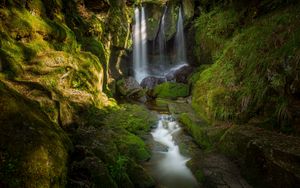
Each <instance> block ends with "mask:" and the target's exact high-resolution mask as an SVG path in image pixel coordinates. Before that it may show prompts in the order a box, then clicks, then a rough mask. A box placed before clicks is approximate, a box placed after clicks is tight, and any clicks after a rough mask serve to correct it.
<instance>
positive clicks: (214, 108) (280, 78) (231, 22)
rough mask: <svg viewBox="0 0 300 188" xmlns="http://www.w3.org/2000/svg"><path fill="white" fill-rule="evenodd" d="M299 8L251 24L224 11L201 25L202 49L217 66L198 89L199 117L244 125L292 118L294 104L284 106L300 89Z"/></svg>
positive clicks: (201, 79) (202, 76)
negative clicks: (254, 120)
mask: <svg viewBox="0 0 300 188" xmlns="http://www.w3.org/2000/svg"><path fill="white" fill-rule="evenodd" d="M298 8H299V4H297V5H294V6H287V7H285V8H284V9H278V10H275V11H273V12H269V13H268V14H267V15H265V16H261V17H259V18H256V19H254V18H252V20H251V22H250V21H249V20H248V21H247V20H245V19H246V18H245V17H244V16H243V15H242V14H238V13H237V12H236V10H235V9H234V8H230V7H227V8H224V7H223V8H215V9H213V10H212V11H210V12H208V13H203V14H202V15H201V16H200V17H199V18H198V19H197V20H196V23H195V27H196V28H197V31H198V33H197V36H196V40H198V42H199V43H198V47H197V48H196V50H198V51H199V47H200V45H202V46H206V47H209V49H210V52H211V54H212V56H213V61H214V64H213V65H212V66H210V67H209V68H207V69H206V70H204V71H201V73H199V74H200V75H198V76H197V81H196V84H195V85H194V87H193V106H194V108H195V109H196V110H197V111H198V112H199V114H201V115H202V116H205V117H206V118H207V119H210V120H213V119H221V120H237V121H241V122H244V121H248V120H249V119H250V118H252V117H255V116H266V117H267V118H268V117H270V116H271V117H280V118H279V119H280V120H279V122H280V121H281V120H285V119H290V117H291V115H290V113H289V112H288V108H289V107H288V104H287V103H286V102H285V103H282V102H280V101H281V98H292V96H291V94H292V93H293V92H295V91H296V90H299V88H297V89H296V87H294V85H295V84H296V83H298V81H297V80H296V79H295V78H296V77H297V75H298V74H299V73H298V72H297V71H296V70H297V69H299V63H298V62H299V61H298V60H297V59H298V58H299V57H300V53H299V50H297V49H299V42H300V38H299V37H297V36H299V33H300V29H299V27H298V25H299V20H298V19H295V18H299V17H300V15H299V11H297V10H298ZM241 20H242V21H247V24H246V25H242V24H241ZM194 83H195V82H194ZM293 87H294V91H292V90H291V89H290V88H293ZM270 106H273V107H271V109H270V108H269V107H270ZM274 106H276V107H275V108H274ZM276 109H277V110H276ZM267 114H268V115H267ZM276 114H277V115H276ZM285 122H286V121H285Z"/></svg>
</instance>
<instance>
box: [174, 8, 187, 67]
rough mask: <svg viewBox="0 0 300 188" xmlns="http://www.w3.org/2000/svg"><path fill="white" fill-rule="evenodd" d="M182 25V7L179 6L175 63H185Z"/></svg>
mask: <svg viewBox="0 0 300 188" xmlns="http://www.w3.org/2000/svg"><path fill="white" fill-rule="evenodd" d="M183 30H184V27H183V16H182V8H181V7H180V8H179V13H178V21H177V32H176V38H175V40H176V50H177V56H176V63H177V64H182V63H186V62H187V61H186V49H185V40H184V31H183Z"/></svg>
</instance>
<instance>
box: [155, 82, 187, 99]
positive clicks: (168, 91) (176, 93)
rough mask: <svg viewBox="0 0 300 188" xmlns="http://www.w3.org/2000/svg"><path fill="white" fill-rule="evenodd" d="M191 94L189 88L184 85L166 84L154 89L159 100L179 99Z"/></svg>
mask: <svg viewBox="0 0 300 188" xmlns="http://www.w3.org/2000/svg"><path fill="white" fill-rule="evenodd" d="M189 94H190V93H189V86H188V85H186V84H182V83H174V82H165V83H162V84H160V85H157V86H155V88H154V96H155V97H159V98H166V99H177V98H178V97H187V96H189Z"/></svg>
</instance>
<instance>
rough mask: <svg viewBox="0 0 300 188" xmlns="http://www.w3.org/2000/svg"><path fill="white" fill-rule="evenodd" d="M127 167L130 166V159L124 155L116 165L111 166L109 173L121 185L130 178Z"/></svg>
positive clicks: (118, 157) (119, 157)
mask: <svg viewBox="0 0 300 188" xmlns="http://www.w3.org/2000/svg"><path fill="white" fill-rule="evenodd" d="M127 165H128V158H127V157H126V156H123V155H118V156H117V158H116V161H115V162H114V164H112V165H110V166H109V172H110V175H111V176H112V178H113V179H114V180H115V181H116V182H118V183H121V182H122V180H124V179H126V178H128V177H127V173H126V171H127Z"/></svg>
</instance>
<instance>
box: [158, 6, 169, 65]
mask: <svg viewBox="0 0 300 188" xmlns="http://www.w3.org/2000/svg"><path fill="white" fill-rule="evenodd" d="M166 11H167V7H165V9H164V13H163V15H162V17H161V20H160V27H159V32H158V45H159V59H160V63H161V64H164V62H165V61H166V60H165V55H166V36H165V15H166Z"/></svg>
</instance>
